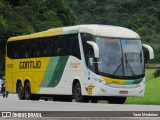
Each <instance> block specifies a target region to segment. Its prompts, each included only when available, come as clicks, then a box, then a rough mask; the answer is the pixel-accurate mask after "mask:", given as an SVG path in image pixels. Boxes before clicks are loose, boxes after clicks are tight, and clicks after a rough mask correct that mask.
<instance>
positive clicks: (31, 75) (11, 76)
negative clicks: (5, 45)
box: [6, 57, 50, 93]
mask: <svg viewBox="0 0 160 120" xmlns="http://www.w3.org/2000/svg"><path fill="white" fill-rule="evenodd" d="M49 59H50V57H45V58H34V59H33V58H28V59H14V60H11V59H9V58H7V59H6V66H9V65H12V66H13V67H12V68H7V69H6V73H7V74H6V90H7V91H9V92H13V93H15V92H16V84H17V80H21V81H22V86H24V81H25V80H29V81H30V84H31V86H34V87H31V88H32V89H31V92H32V93H37V92H38V91H39V90H40V87H39V85H40V83H41V82H42V80H43V76H44V74H45V70H46V68H47V65H48V61H49ZM27 61H34V63H36V61H41V67H40V68H27V69H25V68H22V69H21V65H20V64H21V62H23V63H25V62H27ZM22 65H23V64H22Z"/></svg>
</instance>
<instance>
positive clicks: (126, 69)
mask: <svg viewBox="0 0 160 120" xmlns="http://www.w3.org/2000/svg"><path fill="white" fill-rule="evenodd" d="M142 46H144V47H145V48H147V49H148V50H149V55H150V59H153V58H154V53H153V49H152V48H151V47H150V46H149V45H146V44H142V43H141V40H140V36H139V35H138V34H137V33H135V32H134V31H132V30H130V29H127V28H124V27H118V26H110V25H96V24H95V25H77V26H69V27H62V28H55V29H49V30H47V31H43V32H38V33H34V34H30V35H24V36H18V37H11V38H9V40H8V41H7V47H6V64H5V75H6V90H7V91H8V92H11V93H17V94H18V97H19V99H20V100H24V99H26V100H38V99H40V98H48V97H51V98H53V100H55V101H57V100H58V101H72V99H73V98H74V99H75V100H76V101H77V102H89V101H91V102H94V103H96V102H97V101H98V100H101V99H103V100H107V101H108V102H109V103H118V104H123V103H125V101H126V98H127V97H129V96H143V95H144V92H145V73H144V56H143V50H142Z"/></svg>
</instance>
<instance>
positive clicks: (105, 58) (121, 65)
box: [95, 37, 144, 77]
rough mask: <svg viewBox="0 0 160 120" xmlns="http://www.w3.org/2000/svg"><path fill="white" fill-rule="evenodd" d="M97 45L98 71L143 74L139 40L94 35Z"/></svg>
mask: <svg viewBox="0 0 160 120" xmlns="http://www.w3.org/2000/svg"><path fill="white" fill-rule="evenodd" d="M95 42H96V43H97V45H98V46H99V53H100V56H99V61H98V72H99V73H102V74H108V75H112V76H119V77H120V76H121V77H133V76H134V77H136V76H142V75H143V76H144V64H143V54H142V45H141V41H140V40H133V39H132V40H130V39H128V40H127V39H111V38H105V37H96V38H95Z"/></svg>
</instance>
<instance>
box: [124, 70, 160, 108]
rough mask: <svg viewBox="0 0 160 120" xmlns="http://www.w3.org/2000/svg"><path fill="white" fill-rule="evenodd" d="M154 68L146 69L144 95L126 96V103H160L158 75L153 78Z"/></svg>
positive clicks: (159, 79)
mask: <svg viewBox="0 0 160 120" xmlns="http://www.w3.org/2000/svg"><path fill="white" fill-rule="evenodd" d="M153 71H154V69H147V70H146V73H147V76H146V89H145V95H144V97H128V98H127V101H126V104H155V105H160V87H159V86H160V77H158V78H153V75H152V74H153Z"/></svg>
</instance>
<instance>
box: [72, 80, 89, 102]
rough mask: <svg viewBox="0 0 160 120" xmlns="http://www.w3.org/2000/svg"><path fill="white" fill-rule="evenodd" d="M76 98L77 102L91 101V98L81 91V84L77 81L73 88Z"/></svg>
mask: <svg viewBox="0 0 160 120" xmlns="http://www.w3.org/2000/svg"><path fill="white" fill-rule="evenodd" d="M73 95H74V98H75V100H76V101H77V102H89V99H88V98H87V97H86V96H83V95H82V93H81V85H80V83H79V82H77V83H76V84H75V86H74V90H73Z"/></svg>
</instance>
